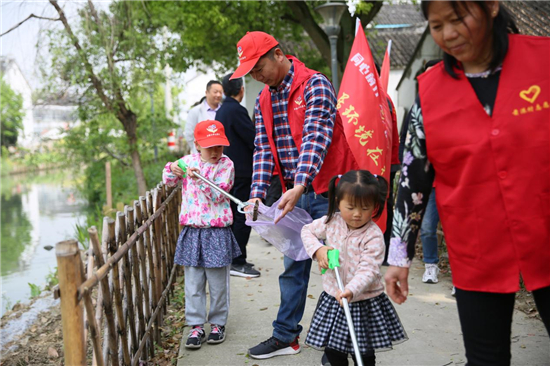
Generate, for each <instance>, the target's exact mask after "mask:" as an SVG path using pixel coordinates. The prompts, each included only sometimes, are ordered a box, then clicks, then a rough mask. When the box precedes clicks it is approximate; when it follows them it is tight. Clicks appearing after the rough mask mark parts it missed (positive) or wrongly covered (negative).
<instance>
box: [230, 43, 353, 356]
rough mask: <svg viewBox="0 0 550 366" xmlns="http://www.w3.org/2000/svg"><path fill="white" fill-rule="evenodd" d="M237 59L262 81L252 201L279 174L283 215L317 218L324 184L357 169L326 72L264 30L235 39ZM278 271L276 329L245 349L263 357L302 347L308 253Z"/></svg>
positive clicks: (324, 204) (242, 70)
mask: <svg viewBox="0 0 550 366" xmlns="http://www.w3.org/2000/svg"><path fill="white" fill-rule="evenodd" d="M237 53H238V55H239V60H240V66H239V67H238V68H237V70H236V71H235V73H234V74H233V76H232V78H240V77H242V76H244V75H246V74H248V73H250V74H251V76H252V77H253V78H254V79H255V80H257V81H259V82H262V83H264V84H266V86H265V88H264V89H263V90H262V91H261V93H260V95H259V96H258V98H257V99H256V105H255V108H254V117H255V126H256V138H255V140H254V145H255V150H254V158H253V173H252V186H251V188H252V189H251V193H250V198H251V199H250V201H251V202H256V201H258V200H262V199H265V197H266V191H267V189H268V187H269V184H270V181H271V177H272V173H273V171H276V172H277V173H278V174H279V177H280V180H281V186H282V188H283V191H284V193H283V196H282V197H281V200H280V202H279V208H280V209H281V210H282V214H281V216H280V218H282V217H284V216H285V215H286V214H287V213H288V212H290V211H292V209H294V207H295V206H298V207H300V208H302V209H304V210H306V211H307V212H308V213H309V214H310V215H311V216H312V218H313V219H317V218H320V217H322V216H323V215H325V214H326V213H327V209H328V200H327V194H326V191H327V187H328V182H329V180H330V178H331V177H332V176H333V175H334V174H343V173H345V172H347V171H348V170H353V169H357V163H356V162H355V160H354V158H353V156H352V154H351V151H350V149H349V146H348V144H347V141H346V139H345V136H344V130H343V126H342V120H341V118H340V115H339V114H338V112H337V110H336V95H335V93H334V88H333V87H332V84H331V83H330V81H329V80H328V79H327V77H326V76H324V75H322V74H320V73H318V72H317V71H314V70H311V69H309V68H307V67H306V66H305V65H304V64H303V63H302V62H300V60H298V59H297V58H295V57H293V56H285V54H284V53H283V51H282V49H281V47H280V45H279V42H277V40H275V38H273V37H272V36H271V35H269V34H267V33H264V32H249V33H247V34H246V35H245V36H244V37H243V38H242V39H241V40H240V41H239V42H238V43H237ZM284 267H285V270H284V272H283V273H282V274H281V275H280V277H279V286H280V292H281V305H280V307H279V312H278V314H277V319H276V320H275V321H274V322H273V335H272V337H270V338H269V339H268V340H266V341H264V342H261V343H260V344H258V345H257V346H255V347H252V348H250V349H249V350H248V353H249V355H250V357H253V358H258V359H265V358H270V357H273V356H279V355H292V354H296V353H298V352H300V345H299V343H298V336H299V335H300V333H301V331H302V326H301V325H300V321H301V319H302V316H303V313H304V307H305V303H306V297H307V286H308V282H309V276H310V269H311V259H307V260H304V261H294V260H292V259H291V258H289V257H287V256H285V257H284Z"/></svg>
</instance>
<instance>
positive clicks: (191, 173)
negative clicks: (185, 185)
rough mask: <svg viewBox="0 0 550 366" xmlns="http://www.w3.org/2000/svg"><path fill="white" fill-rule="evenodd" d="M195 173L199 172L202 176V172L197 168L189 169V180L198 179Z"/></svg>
mask: <svg viewBox="0 0 550 366" xmlns="http://www.w3.org/2000/svg"><path fill="white" fill-rule="evenodd" d="M194 172H197V173H199V174H200V172H201V171H200V170H199V169H197V168H187V176H188V177H189V178H195V179H197V178H198V177H197V176H196V175H195V174H193V173H194Z"/></svg>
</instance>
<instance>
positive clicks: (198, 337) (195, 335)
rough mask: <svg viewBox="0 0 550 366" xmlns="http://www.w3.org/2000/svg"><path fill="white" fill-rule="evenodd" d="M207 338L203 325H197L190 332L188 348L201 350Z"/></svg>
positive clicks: (186, 344)
mask: <svg viewBox="0 0 550 366" xmlns="http://www.w3.org/2000/svg"><path fill="white" fill-rule="evenodd" d="M204 338H206V334H205V333H204V328H203V327H202V325H195V326H194V327H193V328H191V330H190V331H189V337H187V342H186V343H185V347H186V348H201V345H202V342H203V341H204Z"/></svg>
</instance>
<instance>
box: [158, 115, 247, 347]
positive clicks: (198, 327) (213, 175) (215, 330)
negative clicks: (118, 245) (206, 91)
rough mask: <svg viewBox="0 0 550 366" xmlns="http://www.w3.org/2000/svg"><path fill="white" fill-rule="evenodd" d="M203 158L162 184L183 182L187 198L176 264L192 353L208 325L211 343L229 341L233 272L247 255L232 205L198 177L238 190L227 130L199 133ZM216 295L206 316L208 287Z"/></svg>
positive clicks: (203, 125) (173, 167)
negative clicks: (182, 277)
mask: <svg viewBox="0 0 550 366" xmlns="http://www.w3.org/2000/svg"><path fill="white" fill-rule="evenodd" d="M194 136H195V140H194V141H193V142H194V145H195V147H196V149H197V151H198V152H197V153H195V154H191V155H186V156H184V157H183V158H182V159H183V161H184V162H185V164H186V165H187V167H188V169H187V172H186V174H184V171H183V170H182V169H181V168H180V167H179V166H178V162H177V161H175V162H169V163H167V164H166V166H165V167H164V170H163V172H162V181H163V182H164V184H166V185H167V186H169V187H174V186H175V185H177V184H178V182H182V185H181V189H182V190H181V192H182V195H183V199H182V203H181V212H180V225H182V226H183V228H182V230H181V233H180V235H179V237H178V242H177V246H176V253H175V255H174V262H175V263H176V264H178V265H180V266H184V272H185V320H186V322H187V324H189V325H190V326H191V330H190V331H189V336H188V337H187V341H186V343H185V347H187V348H194V349H197V348H200V347H201V345H202V342H203V341H204V340H205V339H206V334H205V331H204V323H206V322H207V321H208V322H209V323H210V334H209V335H208V339H207V341H206V342H207V343H210V344H217V343H221V342H223V341H224V340H225V325H226V324H227V317H228V315H229V268H230V264H231V261H232V259H233V258H235V257H238V256H239V255H240V254H241V252H240V250H239V245H238V243H237V240H236V239H235V237H234V236H233V232H232V231H231V228H230V226H231V224H232V223H233V214H232V213H231V208H230V206H229V199H228V198H227V197H225V196H224V195H222V194H221V193H219V192H217V191H216V190H214V189H212V188H211V187H210V186H209V185H208V184H206V183H205V182H203V181H202V180H201V179H199V178H197V177H196V176H195V175H194V174H193V172H198V173H200V174H201V175H203V176H204V177H206V178H207V179H209V180H210V181H212V182H213V183H214V184H216V185H217V186H218V187H220V188H221V189H223V190H224V191H226V192H229V190H230V189H231V187H232V186H233V179H234V174H235V171H234V167H233V162H232V161H231V160H230V159H229V158H228V157H227V156H225V155H223V147H224V146H229V141H228V140H227V137H226V136H225V133H224V128H223V125H222V124H221V123H220V122H218V121H210V120H206V121H203V122H200V123H198V124H197V126H196V127H195V133H194ZM207 282H208V291H209V293H210V311H209V312H208V316H207V315H206V283H207Z"/></svg>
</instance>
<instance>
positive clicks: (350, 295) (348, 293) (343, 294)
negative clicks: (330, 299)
mask: <svg viewBox="0 0 550 366" xmlns="http://www.w3.org/2000/svg"><path fill="white" fill-rule="evenodd" d="M342 298H346V299H348V304H349V303H350V302H351V299H352V298H353V293H352V292H351V291H350V290H348V289H346V290H344V292H342V291H340V290H338V292H337V293H336V300H338V302H339V303H340V306H344V304H343V303H342Z"/></svg>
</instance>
